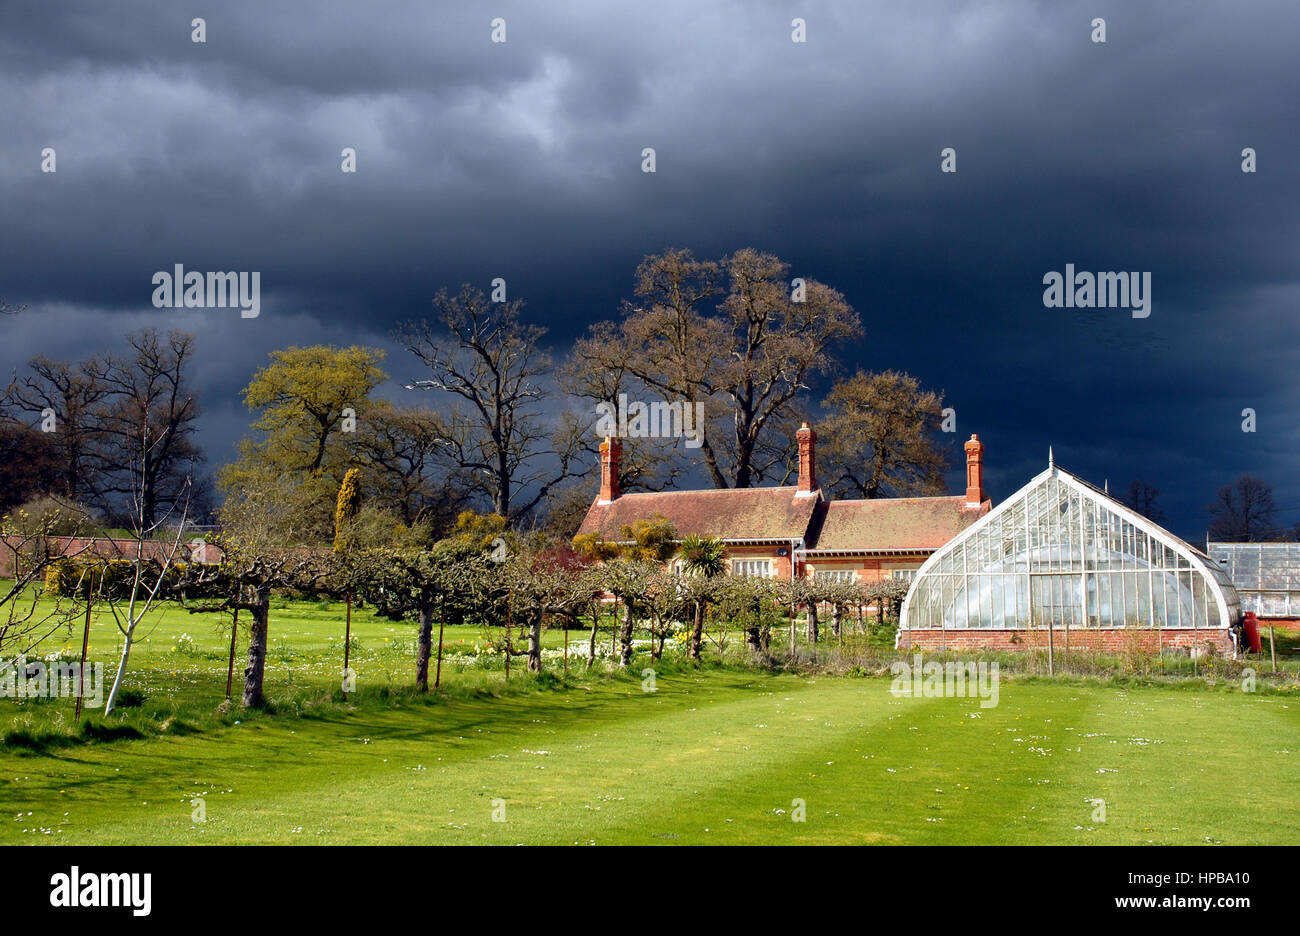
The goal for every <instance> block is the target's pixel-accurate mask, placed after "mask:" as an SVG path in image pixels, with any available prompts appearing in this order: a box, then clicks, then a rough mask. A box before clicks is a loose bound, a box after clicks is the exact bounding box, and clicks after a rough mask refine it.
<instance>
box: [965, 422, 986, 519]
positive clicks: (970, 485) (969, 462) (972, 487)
mask: <svg viewBox="0 0 1300 936" xmlns="http://www.w3.org/2000/svg"><path fill="white" fill-rule="evenodd" d="M984 500H985V497H984V443H983V442H981V441H980V437H979V436H977V435H975V434H974V433H971V437H970V441H969V442H967V443H966V503H967V504H971V505H976V504H982V503H984Z"/></svg>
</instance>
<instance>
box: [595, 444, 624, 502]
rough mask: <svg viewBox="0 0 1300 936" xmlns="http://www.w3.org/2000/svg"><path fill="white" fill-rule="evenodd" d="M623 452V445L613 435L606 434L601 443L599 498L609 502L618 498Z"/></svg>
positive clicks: (600, 500)
mask: <svg viewBox="0 0 1300 936" xmlns="http://www.w3.org/2000/svg"><path fill="white" fill-rule="evenodd" d="M622 454H623V445H622V444H621V443H620V442H619V441H618V440H617V439H615V438H613V437H612V436H605V441H604V442H602V443H600V496H599V497H598V498H597V500H598V501H599V502H600V503H602V504H608V503H611V502H613V501H615V500H618V495H619V490H618V460H619V456H620V455H622Z"/></svg>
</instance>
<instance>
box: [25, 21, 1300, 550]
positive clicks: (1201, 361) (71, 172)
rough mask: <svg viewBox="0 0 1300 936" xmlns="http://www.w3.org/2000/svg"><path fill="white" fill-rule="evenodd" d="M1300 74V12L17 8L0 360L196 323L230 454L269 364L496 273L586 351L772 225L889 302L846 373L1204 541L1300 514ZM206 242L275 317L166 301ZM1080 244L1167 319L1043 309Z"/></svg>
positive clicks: (1079, 256) (1080, 257)
mask: <svg viewBox="0 0 1300 936" xmlns="http://www.w3.org/2000/svg"><path fill="white" fill-rule="evenodd" d="M196 16H202V17H204V18H205V19H206V39H207V41H206V43H203V44H198V43H195V42H193V41H191V32H192V27H191V20H192V19H193V18H194V17H196ZM494 17H503V18H504V19H505V20H506V39H507V41H506V42H505V43H493V42H492V41H491V36H490V33H491V26H490V21H491V20H492V19H493V18H494ZM795 17H802V18H803V19H804V20H805V21H806V24H807V26H806V29H807V41H806V42H805V43H795V42H792V41H791V20H792V19H793V18H795ZM1096 17H1103V18H1104V19H1105V21H1106V42H1105V43H1104V44H1102V43H1096V42H1093V41H1092V38H1091V37H1092V32H1093V27H1092V25H1091V23H1092V21H1093V20H1094V19H1095V18H1096ZM1297 88H1300V7H1297V5H1296V3H1295V2H1294V0H1278V2H1251V3H1248V4H1243V3H1239V2H1216V3H1198V2H1186V0H1177V2H1167V3H1161V2H1144V3H1140V4H1136V3H1125V2H1119V0H1114V2H1111V0H1089V2H1081V3H1072V2H1040V3H1034V2H1016V0H988V2H969V3H961V2H943V3H940V2H934V3H924V2H914V3H899V2H895V3H889V4H865V3H857V2H843V3H819V2H780V3H767V4H764V3H752V2H751V3H734V4H732V3H712V4H709V3H702V2H699V0H688V2H681V3H678V2H672V0H656V2H654V3H621V4H613V3H603V2H590V3H571V2H565V3H535V2H531V3H510V2H495V0H494V2H493V3H490V4H479V3H454V4H453V3H447V4H434V3H429V2H412V3H386V2H379V3H356V2H312V3H305V2H304V3H277V2H250V3H230V2H222V3H217V4H203V3H199V4H188V5H187V4H176V3H175V2H157V3H127V4H105V3H103V2H102V0H88V2H79V3H78V2H72V3H65V2H58V3H51V2H48V0H39V2H19V0H5V2H4V4H3V5H0V128H2V130H3V132H0V167H2V172H0V213H2V214H3V221H4V223H3V224H0V298H3V299H5V300H8V301H9V302H11V303H26V304H27V305H28V307H29V308H28V310H27V311H26V312H25V313H24V314H23V315H21V316H18V317H16V318H8V317H7V318H6V319H5V320H4V321H3V322H2V323H0V327H3V329H4V330H5V334H4V340H3V342H0V366H3V370H4V372H5V373H8V372H9V371H11V370H13V369H15V368H19V367H21V365H22V363H23V362H24V361H25V360H27V359H28V358H29V357H31V356H32V355H35V354H37V353H44V354H46V355H49V356H51V357H55V358H69V359H70V358H76V357H78V356H81V355H84V354H86V353H89V352H93V351H102V350H109V349H117V348H119V347H120V345H121V341H122V336H123V335H124V333H126V332H128V331H131V330H134V329H137V328H139V327H141V326H143V325H150V324H152V325H158V326H161V327H182V328H185V329H188V330H191V331H194V332H195V333H196V334H197V335H198V338H199V342H200V351H201V354H200V357H199V360H198V363H197V366H196V381H197V384H198V386H199V389H200V393H201V399H202V402H203V405H204V407H205V410H206V415H205V416H204V424H203V430H204V442H205V444H206V446H207V449H208V452H209V457H210V459H211V460H212V461H213V462H214V463H220V462H222V461H225V460H227V459H228V458H229V457H230V454H231V452H232V445H233V442H234V441H235V440H236V439H237V438H238V437H239V435H240V434H241V433H242V432H243V430H244V427H245V426H246V425H247V422H248V417H247V414H246V413H245V412H243V411H242V409H241V405H240V403H239V397H238V394H239V390H240V389H241V388H242V387H243V386H244V385H245V384H246V383H247V381H248V379H249V377H250V376H251V375H252V373H253V372H254V371H255V370H256V369H257V368H258V367H260V366H262V365H263V364H264V363H265V361H266V354H267V352H268V351H270V350H271V349H274V348H278V347H283V346H286V345H289V344H294V343H297V344H305V343H315V342H334V343H349V344H351V343H365V344H382V345H384V346H388V347H391V342H390V341H389V339H388V337H387V336H388V334H389V332H390V330H391V328H392V326H393V324H394V323H395V322H397V321H399V320H403V319H409V318H412V317H416V316H422V315H426V314H428V312H429V311H430V309H431V306H430V304H429V303H430V298H431V297H432V295H433V294H434V293H435V292H436V291H437V289H438V288H439V287H441V286H448V287H453V288H454V287H455V286H457V285H458V284H460V283H461V282H465V281H469V282H471V283H474V284H475V285H478V286H481V287H482V288H484V289H485V290H486V289H487V288H488V283H489V281H490V280H491V279H492V277H495V276H503V277H505V278H506V279H507V282H508V284H509V289H510V294H511V296H512V297H522V298H524V299H525V300H526V301H527V307H526V313H527V315H528V317H529V318H530V319H531V320H533V321H536V322H538V323H540V324H544V325H546V326H547V327H549V328H550V330H551V334H550V336H549V337H550V339H551V340H553V341H555V342H557V343H558V344H562V343H563V342H565V341H566V340H567V339H568V338H570V337H572V336H573V335H574V334H576V333H577V332H580V331H581V330H582V328H583V327H585V325H586V324H587V323H589V322H592V321H596V320H599V319H602V318H611V317H613V316H614V315H615V313H616V311H617V308H618V303H619V301H620V300H621V299H623V298H627V297H629V296H630V294H631V284H632V272H633V270H634V268H635V266H636V264H637V262H638V261H639V260H640V259H641V258H642V257H643V256H644V255H646V254H647V253H652V252H657V251H660V250H662V249H663V248H665V247H667V246H679V247H687V248H690V249H692V250H693V251H695V253H696V254H697V255H703V256H716V255H719V254H722V253H724V252H727V251H730V250H734V249H736V248H739V247H742V246H754V247H758V248H761V249H763V250H767V251H771V252H774V253H776V254H778V255H780V256H781V257H783V258H785V259H786V260H788V261H789V262H790V263H791V264H792V265H793V273H794V275H803V276H809V277H814V278H817V279H819V280H822V281H824V282H826V283H829V284H831V285H833V286H834V287H836V288H837V289H839V290H840V291H842V292H843V293H844V294H845V296H846V297H847V298H848V300H849V301H850V302H851V303H852V304H853V305H854V307H855V308H856V309H857V310H858V312H859V313H860V314H861V316H862V319H863V321H864V324H865V327H866V339H865V340H864V341H863V342H862V343H861V345H860V346H859V347H856V348H854V349H851V350H849V351H847V352H846V354H845V358H846V360H847V361H848V363H849V366H850V367H853V366H861V367H863V368H868V369H883V368H891V367H892V368H901V369H905V370H907V371H910V372H911V373H913V374H915V375H916V376H917V377H919V378H920V379H921V380H922V381H923V382H924V383H925V384H927V385H929V386H932V387H935V388H937V389H942V390H944V391H945V392H946V395H947V399H948V402H949V404H950V405H952V406H953V407H955V409H956V411H957V417H958V432H959V434H960V437H961V438H965V437H968V436H969V434H970V433H972V432H978V433H979V435H980V437H981V439H983V440H984V441H985V443H986V461H987V466H988V473H989V487H990V490H991V492H992V494H993V496H994V498H995V499H1001V498H1005V497H1006V496H1008V495H1010V494H1011V493H1012V492H1013V491H1014V490H1015V489H1016V488H1018V487H1019V486H1020V485H1021V484H1023V483H1024V482H1025V481H1026V480H1028V478H1029V477H1030V476H1031V475H1032V474H1034V473H1036V472H1037V471H1039V470H1041V469H1042V468H1043V467H1044V466H1045V464H1046V459H1047V449H1048V446H1049V445H1051V446H1053V448H1054V450H1055V454H1056V459H1057V462H1058V463H1059V464H1061V465H1063V466H1064V467H1066V468H1069V469H1071V470H1073V471H1075V472H1076V473H1077V474H1080V475H1081V476H1083V477H1084V478H1087V479H1088V480H1091V481H1093V482H1095V483H1097V484H1101V483H1102V482H1103V481H1105V480H1106V479H1109V480H1110V483H1111V486H1112V490H1114V489H1115V488H1116V487H1120V488H1123V487H1125V486H1127V484H1128V482H1129V481H1131V480H1133V479H1135V478H1142V479H1145V480H1147V481H1149V482H1151V483H1152V484H1154V485H1156V487H1158V488H1160V489H1161V491H1162V492H1163V495H1162V499H1161V500H1162V504H1163V506H1164V508H1165V509H1166V510H1167V511H1168V513H1169V515H1170V518H1171V526H1172V527H1173V529H1174V530H1175V531H1177V532H1179V533H1181V534H1182V535H1184V536H1185V537H1187V538H1189V539H1191V540H1192V541H1193V542H1197V541H1201V540H1203V537H1204V528H1205V523H1206V515H1205V510H1204V508H1205V505H1206V504H1207V503H1208V502H1209V501H1210V500H1211V499H1212V498H1213V496H1214V492H1215V490H1216V488H1217V487H1218V486H1219V485H1220V484H1223V483H1225V482H1226V481H1229V480H1231V479H1232V478H1233V477H1235V476H1236V475H1238V474H1240V473H1242V472H1252V473H1255V474H1258V475H1260V476H1261V477H1263V478H1265V479H1266V480H1268V481H1271V482H1272V483H1274V484H1275V485H1276V487H1277V500H1278V504H1279V506H1281V507H1282V508H1283V511H1282V515H1281V517H1280V519H1282V520H1284V521H1286V522H1295V521H1300V413H1297V410H1296V408H1295V407H1294V406H1293V402H1294V401H1295V399H1296V396H1297V389H1300V368H1297V366H1296V364H1297V360H1298V359H1300V358H1298V353H1300V321H1298V319H1297V304H1298V303H1297V300H1298V299H1300V284H1298V282H1297V269H1298V268H1297V263H1296V259H1297V246H1298V244H1300V240H1298V239H1297V236H1296V235H1297V225H1298V224H1300V212H1297V210H1296V209H1297V204H1298V201H1297V195H1298V194H1300V184H1298V182H1297V171H1298V170H1297V158H1296V154H1297V150H1298V148H1300V139H1297V138H1298V137H1300V131H1298V129H1297V128H1300V119H1298V118H1300V95H1297V93H1296V89H1297ZM345 146H351V147H355V148H356V151H357V169H358V171H357V172H356V173H355V174H344V173H343V172H341V171H340V151H341V149H342V148H343V147H345ZM647 146H651V147H654V148H655V150H656V154H657V171H656V172H655V173H654V174H646V173H643V172H642V171H641V161H642V160H641V151H642V149H643V148H644V147H647ZM45 147H53V148H54V149H55V151H56V154H57V172H55V173H42V172H41V151H42V149H43V148H45ZM944 147H953V148H954V149H955V150H956V152H957V172H956V173H951V174H945V173H942V172H941V171H940V151H941V150H942V149H943V148H944ZM1245 147H1253V148H1254V149H1255V150H1256V152H1257V158H1258V171H1257V172H1256V173H1253V174H1247V173H1243V172H1242V171H1241V164H1242V157H1241V151H1242V149H1243V148H1245ZM177 263H181V264H184V265H185V267H186V268H187V269H190V270H200V271H208V270H257V271H260V272H261V280H262V311H261V315H260V316H259V317H258V318H256V319H243V318H241V317H240V315H239V312H238V311H237V310H221V309H207V310H156V309H154V308H153V307H152V305H151V296H152V293H153V286H152V284H151V277H152V275H153V273H154V272H155V271H158V270H170V269H172V267H173V266H174V265H175V264H177ZM1067 263H1073V264H1074V265H1075V266H1076V268H1077V269H1079V270H1091V271H1111V270H1115V271H1120V270H1123V271H1130V270H1131V271H1149V272H1150V273H1151V275H1152V292H1153V301H1152V311H1151V315H1150V317H1149V318H1146V319H1134V318H1132V316H1131V314H1130V313H1129V312H1128V311H1127V310H1124V309H1105V310H1102V309H1096V310H1073V309H1049V308H1045V307H1044V304H1043V289H1044V287H1043V276H1044V274H1046V273H1047V272H1049V271H1063V270H1064V268H1065V265H1066V264H1067ZM387 369H388V370H389V371H390V372H391V373H392V374H393V375H394V377H400V378H402V379H406V378H409V377H411V376H417V374H416V372H415V370H414V367H413V364H412V363H411V362H409V361H408V360H406V359H404V358H403V357H401V356H400V353H399V352H395V351H394V352H393V356H391V357H390V359H389V362H388V365H387ZM387 392H388V393H390V394H391V393H394V392H396V390H395V388H389V390H388V391H387ZM1246 407H1251V408H1253V409H1254V410H1255V411H1256V413H1257V420H1258V431H1257V432H1255V433H1253V434H1248V433H1243V432H1242V431H1241V425H1242V410H1243V409H1244V408H1246ZM961 484H962V482H961V477H960V472H956V473H954V476H953V479H952V486H953V490H954V491H957V490H959V489H960V487H961Z"/></svg>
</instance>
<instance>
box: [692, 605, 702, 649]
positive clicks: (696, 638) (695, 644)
mask: <svg viewBox="0 0 1300 936" xmlns="http://www.w3.org/2000/svg"><path fill="white" fill-rule="evenodd" d="M703 648H704V602H703V601H697V602H695V628H694V630H692V631H691V659H692V660H698V659H699V658H700V651H701V650H702V649H703Z"/></svg>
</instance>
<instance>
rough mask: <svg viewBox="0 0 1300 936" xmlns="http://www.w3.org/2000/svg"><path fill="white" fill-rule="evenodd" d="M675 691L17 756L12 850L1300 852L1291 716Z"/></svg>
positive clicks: (1117, 696)
mask: <svg viewBox="0 0 1300 936" xmlns="http://www.w3.org/2000/svg"><path fill="white" fill-rule="evenodd" d="M657 686H658V691H657V692H655V693H653V694H651V693H644V692H642V691H641V689H640V685H639V684H637V683H626V682H614V683H603V684H593V686H592V688H591V690H590V691H587V690H584V689H582V688H580V687H578V688H572V689H569V690H566V691H561V692H540V693H536V694H524V695H515V696H510V697H505V698H483V699H465V700H456V701H451V702H448V703H446V704H442V705H433V706H423V705H415V706H409V707H403V708H400V709H395V710H376V711H365V710H363V711H359V712H355V713H339V714H334V715H331V716H329V717H325V718H321V719H293V720H274V719H259V720H256V721H254V722H252V723H250V724H239V725H232V726H231V727H229V728H225V729H222V730H220V731H217V732H215V733H211V734H206V733H205V734H201V735H189V736H183V737H161V738H153V739H148V740H142V741H130V742H121V743H114V744H100V745H90V746H86V747H83V748H79V749H64V750H62V751H58V752H56V753H55V754H53V755H43V756H16V755H14V754H12V753H6V754H4V755H0V770H3V778H4V779H3V785H2V786H0V802H3V809H4V810H5V814H4V815H3V816H2V821H0V841H4V842H47V843H48V842H84V843H168V842H212V843H217V842H222V843H241V842H275V843H302V842H319V843H328V842H334V843H339V842H404V843H453V842H472V843H497V844H504V843H516V842H525V843H573V842H578V843H584V844H585V843H590V842H596V843H615V842H640V843H655V842H680V843H687V842H716V843H745V842H749V843H754V842H765V843H801V842H821V843H845V844H847V843H966V842H1009V843H1025V844H1039V843H1074V842H1086V843H1092V842H1097V843H1145V842H1157V843H1205V842H1214V843H1218V842H1228V843H1237V842H1242V843H1251V842H1269V843H1287V844H1294V843H1296V842H1300V817H1297V814H1296V809H1295V806H1294V791H1295V789H1296V788H1297V781H1300V750H1292V749H1293V748H1296V747H1297V746H1296V743H1295V742H1296V738H1297V729H1300V705H1297V704H1296V703H1295V702H1294V700H1290V699H1288V698H1287V697H1282V696H1250V695H1243V694H1235V693H1233V694H1229V693H1225V692H1209V691H1188V690H1172V689H1149V688H1144V689H1131V690H1119V689H1114V688H1107V687H1080V686H1063V685H1057V684H1052V683H1046V682H1007V683H1004V685H1003V687H1002V692H1001V703H1000V705H999V706H998V707H997V708H995V709H980V708H979V705H978V701H977V700H966V699H926V700H910V699H895V698H893V697H892V696H891V695H890V694H889V692H888V689H889V682H888V680H882V679H807V678H797V677H772V676H752V675H746V674H740V673H735V672H729V671H725V670H722V671H718V670H714V671H706V672H704V673H701V674H699V675H690V674H679V675H675V676H668V677H666V678H663V679H660V680H659V681H658V684H657ZM194 797H202V798H203V800H204V806H205V809H206V820H207V821H206V822H203V823H195V822H192V821H191V816H192V812H193V809H194V807H193V806H192V804H191V800H192V798H194ZM1094 798H1103V799H1105V800H1106V804H1107V805H1106V810H1107V815H1106V821H1105V822H1096V821H1094V820H1093V819H1092V813H1093V811H1094V808H1095V807H1094V804H1093V803H1091V802H1089V801H1090V800H1092V799H1094ZM796 799H802V800H803V801H804V802H805V803H806V821H805V822H794V821H792V817H791V812H792V808H793V803H794V800H796ZM494 800H495V801H498V802H497V804H496V805H498V806H499V801H500V800H504V802H505V808H504V812H505V821H504V822H494V821H493V820H492V813H493V808H494ZM28 812H30V813H31V815H28Z"/></svg>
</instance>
